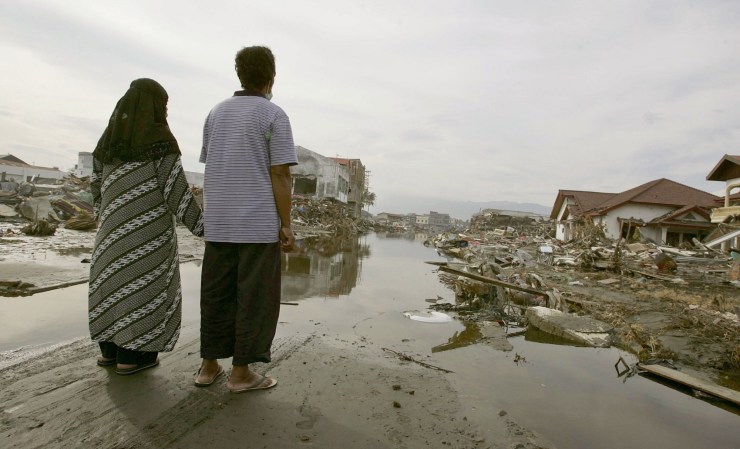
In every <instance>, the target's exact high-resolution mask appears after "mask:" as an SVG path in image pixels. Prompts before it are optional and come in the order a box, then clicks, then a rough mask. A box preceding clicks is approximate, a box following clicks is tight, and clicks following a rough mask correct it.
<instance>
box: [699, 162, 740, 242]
mask: <svg viewBox="0 0 740 449" xmlns="http://www.w3.org/2000/svg"><path fill="white" fill-rule="evenodd" d="M707 181H722V182H724V183H725V195H724V198H721V199H719V200H718V201H717V204H716V208H715V209H712V212H711V217H710V218H711V221H712V223H715V224H716V225H717V229H716V230H715V231H714V232H713V233H712V234H711V235H710V236H709V238H708V241H707V242H706V245H707V246H709V247H713V246H715V245H719V244H722V248H723V249H725V250H727V249H729V248H730V247H733V248H739V247H740V219H739V217H740V192H738V189H740V156H732V155H729V154H725V155H724V156H723V157H722V159H720V161H719V162H718V163H717V165H715V166H714V168H713V169H712V171H710V172H709V174H708V175H707ZM733 192H735V193H733Z"/></svg>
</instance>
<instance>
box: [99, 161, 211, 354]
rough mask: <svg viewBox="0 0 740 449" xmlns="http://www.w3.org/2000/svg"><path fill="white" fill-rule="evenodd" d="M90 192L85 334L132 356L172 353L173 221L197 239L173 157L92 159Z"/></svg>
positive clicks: (177, 313)
mask: <svg viewBox="0 0 740 449" xmlns="http://www.w3.org/2000/svg"><path fill="white" fill-rule="evenodd" d="M91 186H92V193H93V198H94V200H95V201H94V203H95V216H96V217H97V219H98V233H97V236H96V238H95V246H94V249H93V255H92V259H91V265H90V286H89V321H90V335H91V336H92V339H93V341H98V342H100V341H108V342H113V343H115V344H116V345H117V346H119V347H123V348H126V349H130V350H135V351H157V352H160V351H171V350H172V349H173V348H174V346H175V343H176V342H177V338H178V337H179V335H180V321H181V297H182V292H181V289H180V269H179V260H178V253H177V236H176V234H175V223H174V221H173V216H175V217H177V219H178V220H179V221H180V222H182V223H183V224H185V226H187V227H188V229H190V231H191V232H192V233H193V234H195V235H196V236H202V235H203V217H202V214H201V210H200V208H199V207H198V204H197V203H196V202H195V199H194V198H193V195H192V194H191V192H190V189H189V186H188V183H187V180H186V179H185V173H184V172H183V169H182V164H181V161H180V157H179V156H177V155H167V156H164V157H162V158H161V159H156V160H154V161H147V162H120V161H118V162H114V163H111V164H102V163H101V162H99V161H98V160H97V159H96V160H95V161H94V173H93V176H92V183H91Z"/></svg>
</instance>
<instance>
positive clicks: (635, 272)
mask: <svg viewBox="0 0 740 449" xmlns="http://www.w3.org/2000/svg"><path fill="white" fill-rule="evenodd" d="M629 271H630V272H631V273H632V274H639V275H640V276H645V277H648V278H653V279H658V280H661V281H668V282H674V281H675V280H676V278H669V277H666V276H660V275H657V274H653V273H646V272H644V271H639V270H629Z"/></svg>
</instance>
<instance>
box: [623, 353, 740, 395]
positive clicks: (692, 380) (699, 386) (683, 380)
mask: <svg viewBox="0 0 740 449" xmlns="http://www.w3.org/2000/svg"><path fill="white" fill-rule="evenodd" d="M637 367H638V368H639V369H641V370H645V371H647V372H649V373H652V374H655V375H656V376H660V377H664V378H666V379H669V380H672V381H674V382H678V383H680V384H683V385H686V386H688V387H691V388H693V389H695V390H699V391H703V392H704V393H708V394H711V395H713V396H716V397H718V398H721V399H724V400H726V401H730V402H733V403H735V404H737V405H740V392H738V391H735V390H732V389H729V388H725V387H723V386H721V385H717V384H713V383H710V382H706V381H703V380H701V379H697V378H696V377H693V376H689V375H688V374H686V373H682V372H680V371H676V370H674V369H671V368H666V367H665V366H661V365H643V364H642V363H640V364H638V365H637Z"/></svg>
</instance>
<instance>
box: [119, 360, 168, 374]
mask: <svg viewBox="0 0 740 449" xmlns="http://www.w3.org/2000/svg"><path fill="white" fill-rule="evenodd" d="M157 365H159V359H156V360H154V361H153V362H148V363H139V364H136V365H134V366H132V367H131V368H116V374H119V375H121V376H128V375H129V374H134V373H138V372H139V371H143V370H145V369H149V368H154V367H155V366H157Z"/></svg>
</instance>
